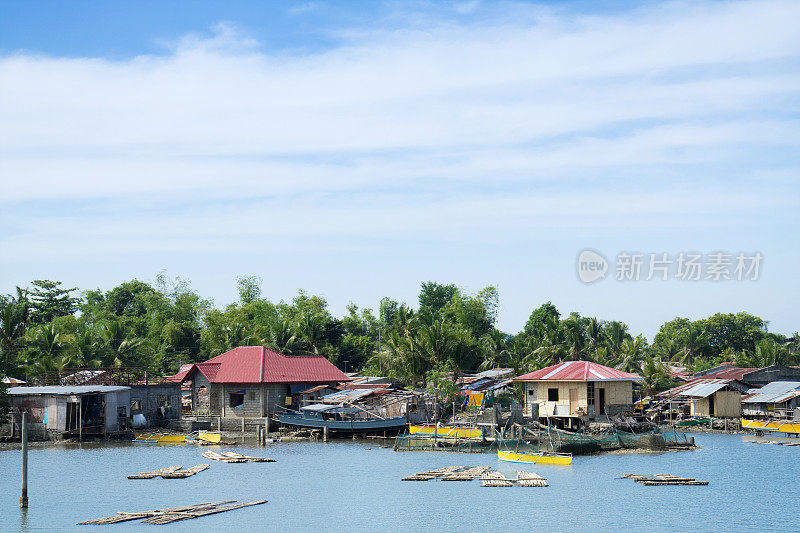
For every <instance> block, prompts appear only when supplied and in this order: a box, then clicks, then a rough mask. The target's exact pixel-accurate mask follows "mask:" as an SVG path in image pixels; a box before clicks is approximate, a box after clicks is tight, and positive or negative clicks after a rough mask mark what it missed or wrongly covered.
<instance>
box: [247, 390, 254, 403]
mask: <svg viewBox="0 0 800 533" xmlns="http://www.w3.org/2000/svg"><path fill="white" fill-rule="evenodd" d="M247 401H248V402H254V401H256V391H255V389H250V390H248V391H247Z"/></svg>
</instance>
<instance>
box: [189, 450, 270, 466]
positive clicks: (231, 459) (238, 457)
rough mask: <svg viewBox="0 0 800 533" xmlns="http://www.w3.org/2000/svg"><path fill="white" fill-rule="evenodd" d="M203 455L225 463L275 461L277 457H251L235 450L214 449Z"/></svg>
mask: <svg viewBox="0 0 800 533" xmlns="http://www.w3.org/2000/svg"><path fill="white" fill-rule="evenodd" d="M203 457H206V458H207V459H213V460H214V461H221V462H223V463H274V462H275V459H269V458H267V457H251V456H249V455H242V454H239V453H234V452H225V453H217V452H212V451H207V452H203Z"/></svg>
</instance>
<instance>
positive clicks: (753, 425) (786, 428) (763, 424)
mask: <svg viewBox="0 0 800 533" xmlns="http://www.w3.org/2000/svg"><path fill="white" fill-rule="evenodd" d="M742 427H743V428H747V429H753V430H755V431H774V432H778V433H793V434H795V435H796V434H800V423H791V422H782V421H771V422H770V421H765V420H745V419H742Z"/></svg>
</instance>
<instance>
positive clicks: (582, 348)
mask: <svg viewBox="0 0 800 533" xmlns="http://www.w3.org/2000/svg"><path fill="white" fill-rule="evenodd" d="M563 327H564V340H565V344H566V345H567V353H568V354H569V359H570V360H572V361H579V360H581V359H583V357H584V355H585V353H586V345H587V339H586V331H585V329H584V327H583V321H582V320H581V319H580V317H577V316H570V317H569V318H567V319H566V320H564V322H563Z"/></svg>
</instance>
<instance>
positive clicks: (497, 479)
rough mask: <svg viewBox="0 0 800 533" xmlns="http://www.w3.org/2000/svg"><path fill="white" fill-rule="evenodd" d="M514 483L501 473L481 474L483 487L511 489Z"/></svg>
mask: <svg viewBox="0 0 800 533" xmlns="http://www.w3.org/2000/svg"><path fill="white" fill-rule="evenodd" d="M513 485H514V483H512V481H511V480H510V479H507V478H506V476H505V475H503V474H502V473H501V472H484V473H483V474H481V486H482V487H511V486H513Z"/></svg>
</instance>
